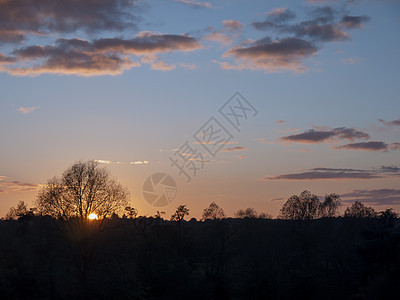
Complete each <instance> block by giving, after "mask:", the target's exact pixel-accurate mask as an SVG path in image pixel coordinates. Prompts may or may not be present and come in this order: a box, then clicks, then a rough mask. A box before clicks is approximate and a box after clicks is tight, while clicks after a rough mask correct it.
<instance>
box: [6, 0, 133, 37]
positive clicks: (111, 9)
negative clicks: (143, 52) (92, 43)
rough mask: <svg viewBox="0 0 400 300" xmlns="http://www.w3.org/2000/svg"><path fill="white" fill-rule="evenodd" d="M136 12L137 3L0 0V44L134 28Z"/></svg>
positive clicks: (87, 0) (131, 1)
mask: <svg viewBox="0 0 400 300" xmlns="http://www.w3.org/2000/svg"><path fill="white" fill-rule="evenodd" d="M139 10H140V7H139V1H137V0H96V1H89V0H60V1H54V0H13V1H0V20H1V21H0V42H7V43H10V42H14V43H16V42H21V41H22V40H23V39H24V38H25V36H26V35H28V34H35V35H43V34H50V33H71V32H75V31H77V30H84V31H86V32H89V33H94V32H98V31H102V30H117V31H121V30H124V29H126V28H130V29H136V28H137V25H136V23H137V21H138V14H137V13H138V12H139Z"/></svg>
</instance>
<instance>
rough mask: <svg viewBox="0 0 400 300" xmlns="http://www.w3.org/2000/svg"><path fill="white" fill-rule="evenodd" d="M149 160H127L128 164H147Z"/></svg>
mask: <svg viewBox="0 0 400 300" xmlns="http://www.w3.org/2000/svg"><path fill="white" fill-rule="evenodd" d="M148 163H149V162H148V161H147V160H143V161H141V160H137V161H131V162H129V164H130V165H147V164H148Z"/></svg>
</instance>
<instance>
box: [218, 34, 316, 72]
mask: <svg viewBox="0 0 400 300" xmlns="http://www.w3.org/2000/svg"><path fill="white" fill-rule="evenodd" d="M316 52H317V48H316V47H315V46H314V45H313V44H312V43H310V42H308V41H306V40H302V39H298V38H285V39H281V40H275V41H273V40H271V39H270V38H268V37H267V38H263V39H260V40H257V41H255V42H251V43H247V44H244V45H241V46H238V47H234V48H231V49H230V50H228V51H227V52H226V53H225V54H224V57H228V56H233V57H234V58H235V60H236V61H237V63H238V64H237V66H232V65H227V64H223V63H222V64H221V66H222V68H225V69H245V68H249V69H254V70H264V71H266V72H274V71H279V70H291V71H301V70H302V64H301V63H302V59H304V58H306V57H308V56H310V55H312V54H314V53H316Z"/></svg>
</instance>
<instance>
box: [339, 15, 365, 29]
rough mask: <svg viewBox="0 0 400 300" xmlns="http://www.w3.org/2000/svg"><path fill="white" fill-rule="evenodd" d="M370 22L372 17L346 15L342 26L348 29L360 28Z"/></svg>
mask: <svg viewBox="0 0 400 300" xmlns="http://www.w3.org/2000/svg"><path fill="white" fill-rule="evenodd" d="M369 20H370V17H368V16H366V15H362V16H349V15H344V16H343V18H342V22H341V23H342V24H343V25H344V26H345V27H347V28H360V27H362V25H363V24H364V23H366V22H368V21H369Z"/></svg>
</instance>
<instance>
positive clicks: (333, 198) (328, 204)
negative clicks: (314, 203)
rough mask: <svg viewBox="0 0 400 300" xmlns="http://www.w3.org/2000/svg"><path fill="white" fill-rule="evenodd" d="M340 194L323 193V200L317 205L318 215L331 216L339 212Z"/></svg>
mask: <svg viewBox="0 0 400 300" xmlns="http://www.w3.org/2000/svg"><path fill="white" fill-rule="evenodd" d="M340 201H341V200H340V196H339V195H336V194H329V195H325V200H324V202H322V203H321V204H320V205H319V215H320V217H325V218H333V217H336V216H337V215H338V213H339V206H340V205H341V203H340Z"/></svg>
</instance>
